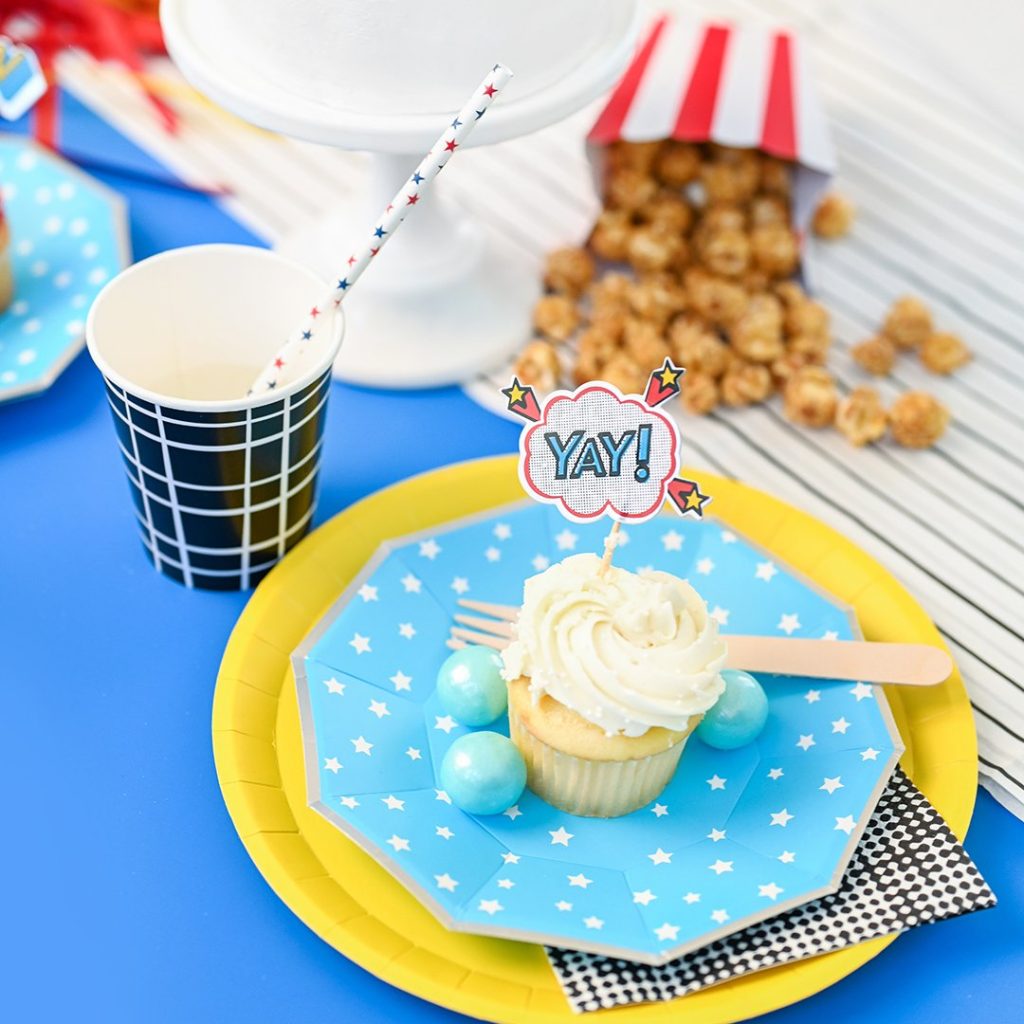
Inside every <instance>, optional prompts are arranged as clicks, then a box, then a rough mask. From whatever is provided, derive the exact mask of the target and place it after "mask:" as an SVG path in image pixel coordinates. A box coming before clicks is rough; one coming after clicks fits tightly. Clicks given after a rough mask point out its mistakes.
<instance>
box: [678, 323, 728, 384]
mask: <svg viewBox="0 0 1024 1024" xmlns="http://www.w3.org/2000/svg"><path fill="white" fill-rule="evenodd" d="M668 341H669V345H670V346H671V348H672V355H673V358H674V360H675V362H676V363H678V364H679V365H680V366H684V367H686V371H687V375H688V376H689V375H690V374H692V373H694V372H696V373H699V374H703V375H704V376H708V377H711V378H715V377H721V375H722V374H723V373H725V368H726V365H727V363H728V361H729V358H728V357H729V349H728V347H727V346H726V345H725V343H724V342H722V341H721V340H720V339H719V338H718V337H717V336H716V335H715V334H714V333H712V332H711V331H709V330H708V329H707V327H705V326H704V324H702V323H701V322H700V321H698V320H694V319H692V318H690V317H685V316H680V317H676V319H675V320H673V321H672V326H671V327H670V328H669V333H668ZM715 401H716V402H717V401H718V398H717V393H716V397H715Z"/></svg>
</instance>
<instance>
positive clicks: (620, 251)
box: [587, 210, 633, 263]
mask: <svg viewBox="0 0 1024 1024" xmlns="http://www.w3.org/2000/svg"><path fill="white" fill-rule="evenodd" d="M632 233H633V222H632V220H631V219H630V216H629V214H628V213H626V212H625V211H624V210H604V211H602V213H601V214H600V216H598V218H597V222H596V223H595V224H594V229H593V230H592V231H591V232H590V239H589V240H588V242H587V244H588V245H589V246H590V248H591V249H593V251H594V252H595V253H597V255H598V256H600V257H601V259H604V260H611V261H612V262H615V263H621V262H622V261H623V260H624V259H625V258H626V247H627V246H628V245H629V238H630V235H632Z"/></svg>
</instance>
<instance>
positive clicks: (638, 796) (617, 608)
mask: <svg viewBox="0 0 1024 1024" xmlns="http://www.w3.org/2000/svg"><path fill="white" fill-rule="evenodd" d="M725 654H726V648H725V642H724V640H723V639H722V638H721V637H720V636H719V635H718V624H717V623H716V622H715V621H714V619H712V618H711V617H710V616H709V615H708V611H707V607H706V606H705V604H704V601H703V599H702V598H701V597H700V595H699V594H698V593H697V591H696V590H694V589H693V587H691V586H690V584H689V583H687V582H685V581H684V580H681V579H678V578H677V577H675V576H672V575H670V574H669V573H666V572H655V571H653V570H648V571H643V572H640V573H631V572H627V571H626V570H624V569H619V568H616V567H615V566H606V567H604V569H603V571H602V563H601V560H600V559H599V558H598V557H597V556H596V555H591V554H580V555H572V556H570V557H569V558H566V559H565V560H564V561H562V562H558V563H556V564H555V565H552V566H551V567H550V568H549V569H547V570H545V571H544V572H542V573H540V574H539V575H537V576H533V577H531V578H530V579H528V580H527V581H526V586H525V588H524V593H523V607H522V610H521V611H520V614H519V619H518V621H517V623H516V636H515V639H514V640H513V642H512V643H511V644H510V645H509V646H508V647H507V648H506V649H505V651H504V652H503V655H502V657H503V662H504V676H505V679H506V681H507V682H508V689H509V700H508V716H509V731H510V735H511V737H512V741H513V742H514V743H515V745H516V746H517V747H518V748H519V750H520V752H521V753H522V755H523V757H524V759H525V760H526V767H527V785H528V786H529V788H530V789H532V790H533V792H535V793H536V794H537V795H538V796H540V797H542V798H543V799H545V800H547V801H548V803H550V804H553V805H554V806H555V807H558V808H560V809H561V810H563V811H568V812H569V813H570V814H580V815H586V816H588V817H598V818H613V817H617V816H619V815H622V814H628V813H629V812H630V811H634V810H636V809H637V808H638V807H642V806H643V805H644V804H646V803H649V802H650V801H651V800H653V799H654V798H655V797H657V796H658V794H659V793H661V791H662V790H663V789H664V788H665V786H666V785H668V782H669V780H670V779H671V778H672V775H673V773H674V772H675V770H676V766H677V765H678V763H679V757H680V755H681V754H682V752H683V746H684V745H685V743H686V740H687V737H688V736H689V735H690V733H692V732H693V730H694V729H695V728H696V727H697V725H698V723H699V722H700V719H701V717H702V715H703V714H704V712H705V711H707V710H708V708H710V707H711V706H712V705H713V704H714V703H715V701H716V700H717V699H718V697H719V695H720V694H721V693H722V690H723V689H724V683H723V682H722V679H721V677H720V676H719V670H720V669H721V668H722V667H723V665H724V664H725Z"/></svg>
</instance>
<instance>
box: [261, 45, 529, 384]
mask: <svg viewBox="0 0 1024 1024" xmlns="http://www.w3.org/2000/svg"><path fill="white" fill-rule="evenodd" d="M511 77H512V72H511V71H509V69H508V68H506V67H505V66H504V65H502V64H495V65H494V67H493V68H492V69H491V71H490V73H489V74H488V75H487V77H486V78H485V79H484V80H483V81H482V82H481V83H480V85H479V86H477V88H476V90H475V91H474V92H473V95H472V96H471V97H470V98H469V100H468V101H467V102H466V105H465V106H464V107H463V108H462V109H461V110H460V111H459V112H458V114H456V115H455V119H454V120H453V121H452V123H451V124H450V125H449V126H448V127H447V128H446V129H445V131H444V134H442V135H441V137H440V138H439V139H438V140H437V141H436V142H435V143H434V145H433V146H431V147H430V151H429V152H428V153H427V155H426V156H425V157H424V158H423V160H422V161H421V162H420V165H419V167H417V168H416V170H415V171H413V172H412V174H411V175H410V176H409V179H408V180H407V181H406V183H405V184H404V185H403V186H402V187H401V188H400V189H399V190H398V191H397V192H396V193H395V196H394V198H393V199H392V200H391V202H390V203H388V205H387V206H386V207H385V208H384V210H383V212H382V213H381V215H380V217H379V219H378V221H377V225H376V227H375V228H374V229H373V231H372V232H371V234H370V237H369V239H368V240H367V242H366V244H365V245H364V246H363V248H362V249H359V250H357V251H356V252H354V253H353V254H352V255H351V256H349V258H348V262H347V264H346V266H345V269H344V270H343V271H342V273H341V274H340V275H339V277H338V283H337V284H336V285H335V286H334V288H333V290H332V291H330V292H329V293H328V294H327V295H326V296H324V298H323V300H322V301H321V302H320V303H319V304H318V305H316V306H314V307H313V308H312V309H311V310H310V311H309V313H308V314H307V315H306V319H305V321H304V322H303V324H302V326H301V327H300V328H299V329H298V330H297V331H295V333H294V334H292V335H291V336H290V337H289V339H288V341H287V342H286V343H285V344H284V346H283V347H282V348H281V349H280V350H279V351H278V352H277V354H276V355H275V356H274V358H273V359H271V360H270V361H269V362H268V363H267V365H266V366H264V368H263V369H262V371H261V372H260V375H259V376H258V377H257V378H256V380H255V381H254V383H253V385H252V387H251V388H250V389H249V391H248V394H250V395H252V394H258V393H261V392H266V391H273V390H274V388H276V387H277V384H278V381H279V380H280V379H282V378H283V376H284V374H286V373H287V372H288V371H287V367H288V366H289V365H291V364H294V363H295V362H296V361H297V360H298V359H300V358H301V356H302V355H303V353H304V352H305V351H306V350H307V349H308V348H309V347H310V346H311V345H315V344H317V343H318V333H320V332H318V328H319V324H318V322H317V318H318V317H319V316H320V315H321V314H322V313H323V312H324V311H325V310H329V309H331V308H332V307H334V308H337V307H338V306H340V305H341V303H342V302H343V301H344V299H345V296H346V295H348V293H349V292H350V291H351V290H352V286H353V285H354V284H355V283H356V281H358V280H359V278H360V276H361V275H362V273H363V271H364V270H366V268H367V267H368V266H369V265H370V263H371V262H372V260H373V258H374V256H376V255H377V253H379V252H380V251H381V249H383V248H384V246H385V245H386V244H387V242H388V240H389V239H390V238H391V236H392V235H393V234H394V233H395V231H396V230H397V229H398V226H399V224H401V223H402V221H403V220H405V218H406V215H407V214H408V212H409V211H410V210H411V209H412V208H413V207H414V206H415V205H416V203H417V202H419V200H420V199H421V198H422V197H423V194H424V192H425V191H426V190H427V189H428V188H429V186H430V183H431V182H432V181H433V180H434V178H436V177H437V176H438V175H439V174H440V173H441V171H442V170H443V169H444V168H445V166H446V165H447V163H448V161H449V160H450V159H451V157H452V154H453V153H455V152H456V150H457V149H458V148H459V147H460V146H461V145H462V144H463V142H464V141H465V139H466V138H467V136H468V135H469V133H470V132H471V131H472V130H473V128H474V127H475V126H476V123H477V122H478V121H479V120H480V118H482V117H483V116H484V114H485V113H486V111H487V108H488V107H489V106H490V105H491V104H492V103H493V102H494V100H495V97H496V96H497V95H498V93H499V92H500V91H501V89H502V88H504V86H505V85H506V84H507V83H508V81H509V79H510V78H511Z"/></svg>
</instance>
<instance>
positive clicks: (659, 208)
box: [638, 192, 693, 235]
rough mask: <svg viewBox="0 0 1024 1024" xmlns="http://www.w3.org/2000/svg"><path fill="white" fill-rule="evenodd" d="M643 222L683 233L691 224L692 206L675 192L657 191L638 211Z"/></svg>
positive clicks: (665, 229)
mask: <svg viewBox="0 0 1024 1024" xmlns="http://www.w3.org/2000/svg"><path fill="white" fill-rule="evenodd" d="M638 212H639V215H640V219H641V220H642V221H643V222H644V223H645V224H652V225H656V226H657V227H659V228H661V229H662V230H664V231H670V232H672V231H674V232H676V233H677V234H680V235H685V234H686V232H687V231H689V230H690V228H691V227H692V226H693V207H692V206H690V204H689V203H688V202H687V201H686V200H685V199H684V198H683V197H682V196H681V195H679V194H678V193H677V192H659V193H658V195H656V196H655V197H654V198H653V199H652V200H651V201H650V202H649V203H644V205H643V206H642V207H641V208H640V210H639V211H638Z"/></svg>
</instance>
